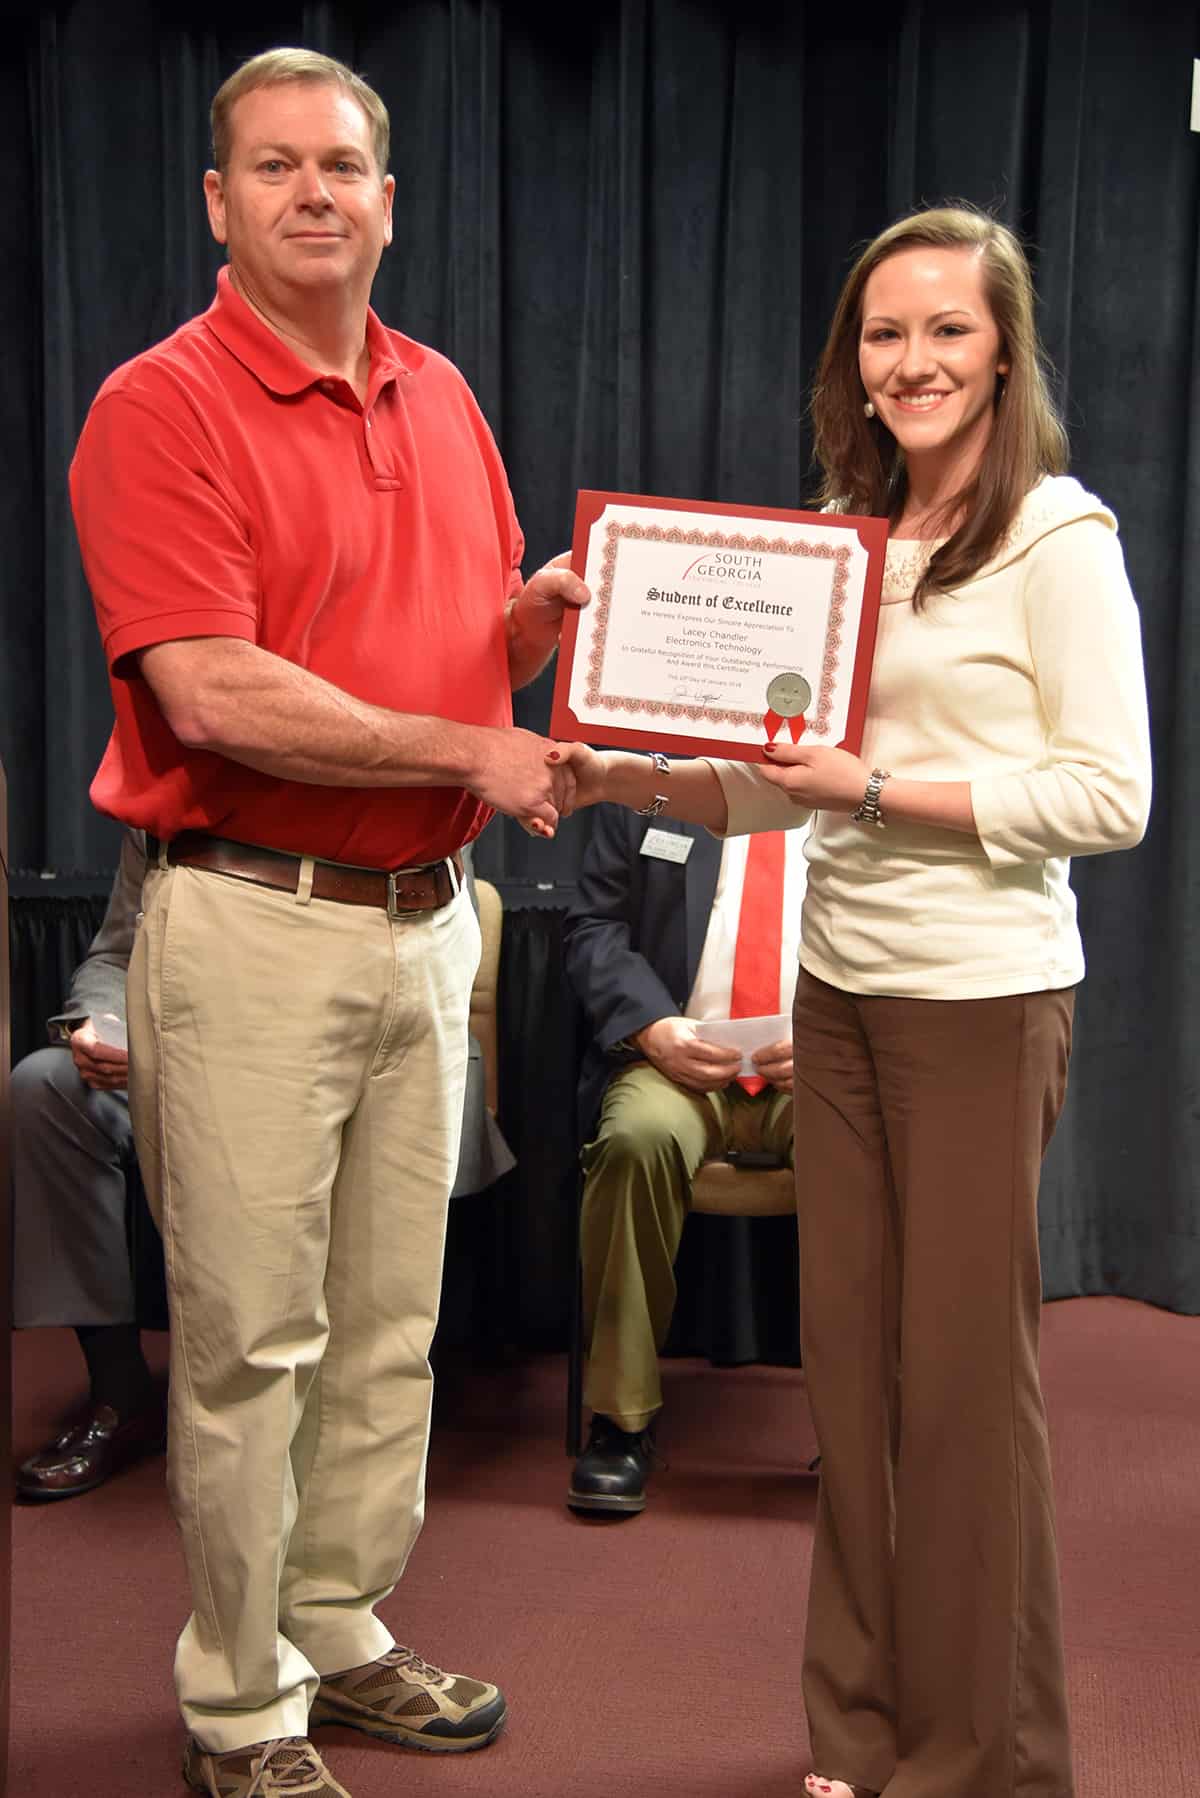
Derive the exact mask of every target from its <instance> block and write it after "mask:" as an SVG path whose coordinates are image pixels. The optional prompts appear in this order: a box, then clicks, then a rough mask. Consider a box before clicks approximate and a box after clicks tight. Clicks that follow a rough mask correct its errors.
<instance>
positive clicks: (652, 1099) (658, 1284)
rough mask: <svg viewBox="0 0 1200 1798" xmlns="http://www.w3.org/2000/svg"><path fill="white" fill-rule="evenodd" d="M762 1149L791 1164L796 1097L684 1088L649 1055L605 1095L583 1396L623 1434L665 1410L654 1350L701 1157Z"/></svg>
mask: <svg viewBox="0 0 1200 1798" xmlns="http://www.w3.org/2000/svg"><path fill="white" fill-rule="evenodd" d="M734 1148H736V1149H764V1150H769V1151H770V1152H771V1153H772V1154H776V1155H778V1156H779V1157H780V1158H781V1159H782V1160H784V1161H786V1162H788V1164H789V1165H790V1163H791V1156H792V1095H791V1093H790V1092H779V1091H777V1090H776V1089H775V1088H773V1087H766V1088H765V1089H764V1090H763V1091H762V1092H761V1093H757V1094H755V1095H754V1096H753V1097H751V1095H750V1094H748V1093H747V1092H746V1091H745V1090H744V1089H743V1088H742V1087H740V1086H739V1085H738V1084H737V1082H736V1081H735V1082H733V1083H732V1084H731V1085H729V1086H726V1087H722V1088H720V1089H719V1090H718V1091H717V1092H713V1093H705V1094H703V1095H700V1094H697V1093H690V1092H686V1091H684V1089H683V1088H682V1087H679V1086H676V1085H675V1083H674V1082H673V1081H671V1080H668V1079H667V1077H666V1075H665V1074H660V1073H659V1071H658V1069H657V1068H653V1067H651V1066H650V1065H649V1064H648V1063H646V1062H639V1063H638V1064H637V1065H636V1066H634V1067H631V1068H625V1069H623V1070H622V1071H621V1072H620V1073H619V1074H617V1075H616V1076H615V1077H614V1078H613V1080H612V1081H610V1083H609V1086H608V1089H607V1091H606V1092H605V1095H604V1104H603V1106H602V1108H601V1112H600V1123H599V1126H598V1128H597V1131H596V1137H595V1140H594V1141H593V1142H590V1143H588V1144H587V1145H586V1147H585V1148H584V1151H583V1169H584V1185H583V1211H582V1217H581V1223H580V1251H581V1256H582V1262H583V1313H584V1327H585V1330H586V1331H587V1334H588V1338H589V1341H590V1352H589V1355H588V1366H587V1375H586V1380H585V1384H584V1399H585V1401H586V1402H587V1403H588V1404H589V1405H590V1406H591V1408H592V1410H593V1411H598V1412H600V1413H601V1414H602V1415H603V1416H605V1417H611V1418H612V1419H613V1421H614V1422H615V1423H617V1424H618V1425H619V1426H620V1427H621V1428H622V1429H624V1430H640V1429H644V1428H645V1426H646V1424H647V1423H648V1422H649V1420H650V1418H651V1417H653V1416H654V1414H655V1412H656V1411H657V1410H658V1409H659V1408H660V1406H661V1405H662V1385H661V1382H660V1380H659V1372H658V1354H659V1350H660V1349H661V1347H662V1345H663V1342H664V1340H665V1339H666V1334H667V1329H668V1327H669V1325H670V1322H671V1313H672V1311H673V1310H674V1308H675V1255H676V1251H677V1250H678V1248H679V1238H680V1235H681V1234H682V1231H683V1223H684V1219H685V1218H686V1216H687V1214H688V1209H689V1206H690V1203H691V1184H692V1176H693V1175H694V1174H695V1172H696V1169H697V1168H698V1167H699V1166H700V1163H701V1162H702V1161H705V1160H707V1159H709V1158H710V1157H712V1156H714V1155H722V1154H724V1153H726V1151H727V1150H729V1149H734Z"/></svg>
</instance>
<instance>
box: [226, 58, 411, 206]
mask: <svg viewBox="0 0 1200 1798" xmlns="http://www.w3.org/2000/svg"><path fill="white" fill-rule="evenodd" d="M287 81H309V82H312V84H313V85H314V86H317V85H319V84H324V85H328V84H329V83H331V82H332V83H334V84H335V85H336V86H338V87H340V88H342V89H344V91H345V92H346V93H348V94H349V95H350V97H351V99H352V100H357V102H358V104H359V105H360V106H361V107H362V109H363V112H364V113H365V114H366V118H367V124H368V125H369V126H370V128H371V148H372V149H373V151H374V153H375V161H376V164H377V166H378V169H379V179H380V180H381V181H382V180H383V177H384V176H385V175H386V174H387V166H388V146H389V143H390V139H391V123H390V121H389V119H388V110H387V107H386V106H385V105H384V103H383V101H382V100H381V99H380V98H379V95H378V94H377V93H376V92H375V89H374V88H373V87H369V86H368V85H367V83H366V82H365V81H364V80H363V78H362V76H361V75H356V74H355V73H354V70H353V69H350V68H347V67H346V64H345V63H344V62H339V61H338V60H337V58H336V57H334V56H323V55H322V54H321V52H320V51H319V50H294V49H286V48H284V49H279V50H264V51H263V52H262V53H261V55H259V56H252V57H251V58H250V60H249V61H248V62H244V63H243V64H242V66H241V68H239V69H235V70H234V72H233V74H232V75H231V76H230V77H229V79H228V81H224V82H222V84H221V86H220V87H219V88H218V89H217V91H216V94H215V95H214V96H213V103H212V111H211V115H210V116H211V119H212V148H213V163H214V166H215V167H216V168H217V170H218V171H219V173H220V174H222V175H223V174H224V173H225V172H226V170H227V169H228V167H229V157H230V152H231V150H232V148H233V122H232V115H233V109H234V107H235V106H236V104H237V102H238V101H239V100H240V99H241V97H242V95H243V94H249V93H252V92H253V91H254V89H255V88H259V87H279V86H282V85H283V83H284V82H287Z"/></svg>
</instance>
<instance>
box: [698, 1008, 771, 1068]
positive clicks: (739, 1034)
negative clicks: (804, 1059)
mask: <svg viewBox="0 0 1200 1798" xmlns="http://www.w3.org/2000/svg"><path fill="white" fill-rule="evenodd" d="M696 1035H697V1036H699V1037H701V1038H703V1040H704V1041H705V1042H706V1043H720V1044H721V1045H722V1046H723V1047H724V1048H727V1049H740V1050H741V1052H742V1065H741V1067H740V1068H739V1069H738V1073H739V1074H753V1073H756V1072H757V1069H756V1068H755V1066H754V1063H753V1061H752V1060H751V1057H752V1056H753V1054H754V1052H755V1050H757V1049H769V1048H770V1047H771V1044H772V1043H782V1042H790V1041H791V1039H792V1020H791V1018H789V1017H788V1015H787V1013H786V1012H780V1013H779V1015H778V1016H777V1017H773V1018H706V1019H705V1020H704V1021H703V1022H702V1023H697V1025H696Z"/></svg>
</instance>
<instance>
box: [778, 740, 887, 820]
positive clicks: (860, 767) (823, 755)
mask: <svg viewBox="0 0 1200 1798" xmlns="http://www.w3.org/2000/svg"><path fill="white" fill-rule="evenodd" d="M764 755H765V760H764V762H763V765H762V773H763V775H764V777H765V778H766V779H767V780H769V781H770V783H771V785H772V786H773V787H782V788H783V790H784V792H785V793H786V794H787V796H788V798H789V799H792V800H794V801H795V803H796V804H797V805H802V806H805V807H807V808H809V809H811V810H812V811H819V812H854V811H857V810H858V808H859V806H860V805H861V804H862V802H863V794H864V793H865V792H866V790H867V781H868V779H869V777H870V773H871V770H870V769H869V768H868V766H867V764H866V763H865V762H864V761H862V760H860V758H859V757H858V756H856V755H851V754H850V752H849V750H847V749H817V748H811V749H810V748H808V747H806V746H805V745H804V744H803V743H772V744H770V745H768V747H767V748H766V750H765V751H764Z"/></svg>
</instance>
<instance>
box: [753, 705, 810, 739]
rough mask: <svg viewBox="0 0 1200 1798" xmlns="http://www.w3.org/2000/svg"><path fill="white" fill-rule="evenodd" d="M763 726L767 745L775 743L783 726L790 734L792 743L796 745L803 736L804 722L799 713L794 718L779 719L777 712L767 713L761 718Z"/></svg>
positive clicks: (802, 715) (802, 716) (801, 714)
mask: <svg viewBox="0 0 1200 1798" xmlns="http://www.w3.org/2000/svg"><path fill="white" fill-rule="evenodd" d="M763 724H764V725H765V727H766V732H767V742H768V743H773V742H774V741H775V739H776V737H777V736H778V735H779V732H780V730H781V729H782V727H783V726H784V725H785V724H786V725H787V727H788V729H789V730H790V731H791V733H792V742H793V743H798V742H799V741H800V739H801V737H802V736H803V735H804V730H805V720H804V714H803V712H801V713H799V714H798V715H797V716H796V717H795V718H781V717H780V716H779V713H778V712H771V711H768V712H767V713H766V714H765V715H764V717H763Z"/></svg>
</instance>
